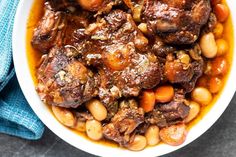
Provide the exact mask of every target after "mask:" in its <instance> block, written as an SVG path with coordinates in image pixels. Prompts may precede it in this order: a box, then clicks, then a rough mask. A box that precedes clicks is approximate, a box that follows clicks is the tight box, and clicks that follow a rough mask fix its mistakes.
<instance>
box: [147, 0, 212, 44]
mask: <svg viewBox="0 0 236 157" xmlns="http://www.w3.org/2000/svg"><path fill="white" fill-rule="evenodd" d="M210 11H211V6H210V1H209V0H174V1H170V0H160V1H155V0H154V1H153V0H146V3H145V9H144V11H143V19H144V21H146V23H147V25H148V30H149V31H150V34H153V33H157V34H158V35H159V36H160V37H161V39H162V40H163V41H164V42H166V43H171V44H191V43H194V42H195V41H196V40H197V39H198V36H199V33H200V29H201V27H202V26H203V25H205V24H206V23H207V21H208V18H209V15H210Z"/></svg>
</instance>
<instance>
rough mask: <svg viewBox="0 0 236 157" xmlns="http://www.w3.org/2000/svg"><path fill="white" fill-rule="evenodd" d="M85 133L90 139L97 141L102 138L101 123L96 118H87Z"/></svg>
mask: <svg viewBox="0 0 236 157" xmlns="http://www.w3.org/2000/svg"><path fill="white" fill-rule="evenodd" d="M86 133H87V135H88V137H89V138H90V139H92V140H95V141H98V140H100V139H101V138H102V124H101V122H99V121H97V120H88V121H87V122H86Z"/></svg>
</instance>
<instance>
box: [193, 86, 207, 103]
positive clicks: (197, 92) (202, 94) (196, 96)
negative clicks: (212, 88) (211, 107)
mask: <svg viewBox="0 0 236 157" xmlns="http://www.w3.org/2000/svg"><path fill="white" fill-rule="evenodd" d="M191 96H192V99H193V100H194V101H196V102H197V103H199V104H201V105H208V104H209V103H210V102H211V100H212V95H211V93H210V92H209V90H208V89H206V88H204V87H197V88H195V89H194V90H193V91H192V93H191Z"/></svg>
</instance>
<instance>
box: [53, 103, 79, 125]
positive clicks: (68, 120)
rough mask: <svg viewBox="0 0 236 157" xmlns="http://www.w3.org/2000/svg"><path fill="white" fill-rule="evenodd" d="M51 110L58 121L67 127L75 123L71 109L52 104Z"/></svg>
mask: <svg viewBox="0 0 236 157" xmlns="http://www.w3.org/2000/svg"><path fill="white" fill-rule="evenodd" d="M52 112H53V113H54V115H55V117H56V118H57V120H59V122H61V123H62V124H63V125H65V126H68V127H73V126H74V125H75V123H76V118H75V116H74V115H73V113H72V112H71V111H69V110H68V109H66V108H62V107H58V106H52Z"/></svg>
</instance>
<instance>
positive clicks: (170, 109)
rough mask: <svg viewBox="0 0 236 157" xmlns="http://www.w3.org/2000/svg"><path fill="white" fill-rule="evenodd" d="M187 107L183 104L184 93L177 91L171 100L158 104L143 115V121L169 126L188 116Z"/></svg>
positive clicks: (159, 125)
mask: <svg viewBox="0 0 236 157" xmlns="http://www.w3.org/2000/svg"><path fill="white" fill-rule="evenodd" d="M189 109H190V108H189V107H188V106H187V105H185V104H184V95H182V94H178V93H177V94H176V96H175V99H174V100H173V101H171V102H170V103H166V104H158V105H157V106H156V107H155V109H154V110H153V111H151V112H150V113H148V114H147V116H145V122H146V123H147V124H154V125H157V126H158V127H161V128H162V127H166V126H170V125H172V124H176V123H179V122H181V121H183V120H184V118H186V117H187V116H188V113H189Z"/></svg>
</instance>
